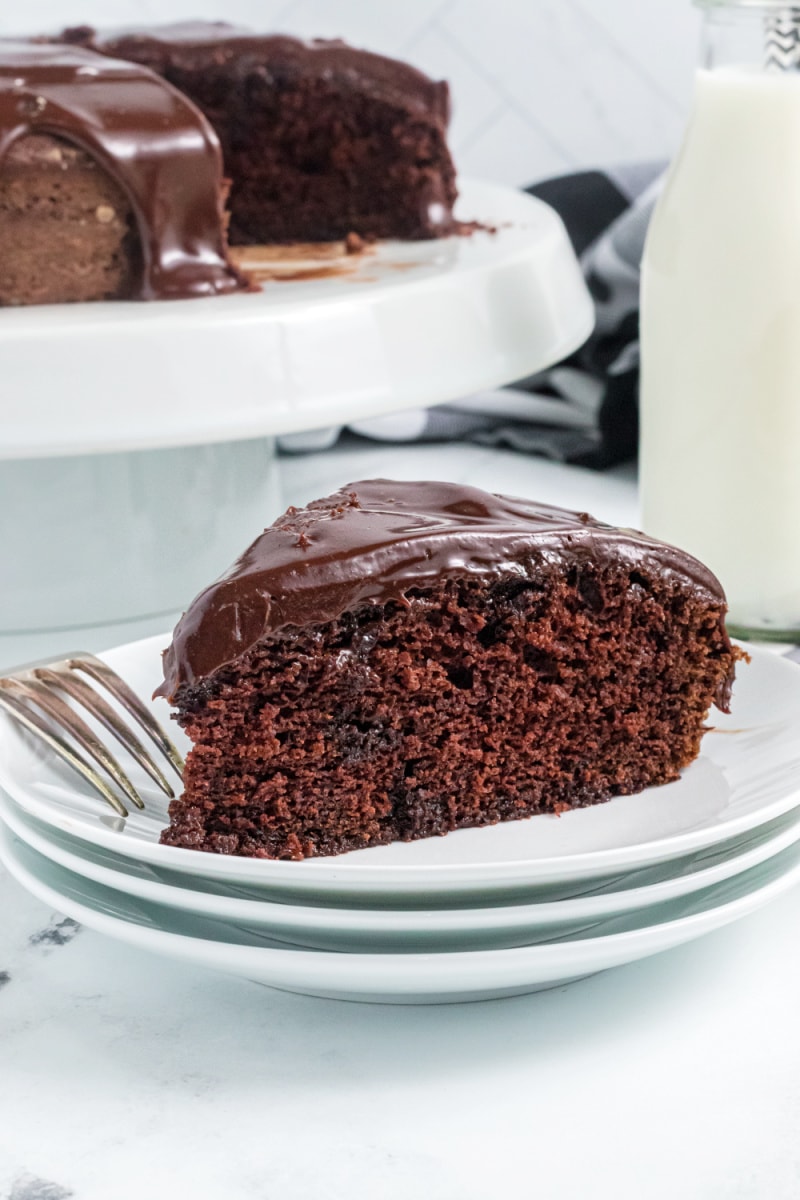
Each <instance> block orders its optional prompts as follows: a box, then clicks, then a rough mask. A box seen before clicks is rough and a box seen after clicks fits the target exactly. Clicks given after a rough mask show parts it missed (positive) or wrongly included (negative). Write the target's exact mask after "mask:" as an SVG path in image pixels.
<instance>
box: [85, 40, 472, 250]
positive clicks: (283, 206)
mask: <svg viewBox="0 0 800 1200" xmlns="http://www.w3.org/2000/svg"><path fill="white" fill-rule="evenodd" d="M62 36H63V37H64V38H65V39H67V40H69V41H72V42H77V43H81V44H83V45H84V46H90V47H92V48H93V49H95V50H97V51H99V52H100V53H102V54H111V55H112V56H113V57H115V58H124V59H128V60H131V61H134V62H138V63H142V64H144V65H145V66H147V67H149V68H151V69H152V70H153V71H157V72H158V73H159V74H160V75H163V76H164V78H165V79H167V80H169V82H170V83H171V84H174V86H175V87H176V88H179V89H180V91H181V92H183V93H184V95H186V96H188V97H189V98H190V99H191V100H192V101H193V102H194V103H195V104H196V105H197V106H198V108H200V109H201V110H202V112H203V113H205V115H206V117H207V118H208V119H209V121H210V122H211V124H212V125H213V126H214V129H215V130H216V132H217V135H218V136H219V139H220V142H221V143H222V150H223V157H224V162H225V171H226V174H227V175H228V176H229V177H230V179H231V181H232V188H231V195H230V212H231V221H230V238H231V243H232V244H239V245H248V244H259V243H266V242H317V241H328V240H334V239H339V238H344V237H346V236H347V235H348V234H350V233H356V234H359V235H360V236H362V237H375V238H432V237H441V236H442V235H444V234H447V233H450V232H451V231H452V230H453V228H454V225H453V219H452V209H453V204H454V202H455V198H456V185H455V168H454V166H453V162H452V159H451V157H450V154H449V151H448V149H447V141H446V134H447V124H448V120H449V107H450V106H449V92H448V87H447V84H446V83H435V82H433V81H432V80H430V79H428V77H427V76H426V75H423V74H422V72H420V71H417V70H415V68H414V67H411V66H408V65H407V64H405V63H402V62H398V61H396V60H394V59H390V58H384V57H383V56H381V55H379V54H371V53H369V52H368V51H365V50H357V49H354V48H353V47H351V46H348V45H346V44H345V43H344V42H341V41H322V40H315V41H301V40H299V39H298V38H293V37H286V36H259V35H256V34H253V33H251V32H250V31H249V30H247V29H242V28H239V27H235V26H232V25H227V24H224V23H211V22H190V23H184V24H177V25H167V26H164V27H162V28H159V29H154V30H139V31H129V32H126V33H123V34H113V33H98V32H97V31H95V30H93V29H91V28H89V27H79V28H75V29H71V30H66V31H65V32H64V34H63V35H62Z"/></svg>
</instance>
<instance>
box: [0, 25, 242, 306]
mask: <svg viewBox="0 0 800 1200" xmlns="http://www.w3.org/2000/svg"><path fill="white" fill-rule="evenodd" d="M223 200H224V186H223V177H222V159H221V154H220V149H219V144H218V142H217V139H216V136H215V134H214V132H213V130H212V128H211V126H210V125H209V124H208V122H207V121H206V119H205V118H204V117H203V116H202V114H201V113H200V112H198V111H197V109H196V108H195V107H194V105H192V104H191V103H190V102H189V101H188V100H186V99H185V98H184V97H183V96H181V95H180V93H179V92H177V91H176V90H175V89H174V88H172V87H170V86H169V84H167V83H165V81H164V80H163V79H161V78H160V77H159V76H158V75H155V74H153V72H151V71H148V70H147V69H146V68H144V67H141V66H138V65H136V64H133V63H128V62H119V61H115V60H114V59H111V58H103V57H101V56H100V55H97V54H94V53H92V52H91V51H89V50H84V49H81V48H80V47H78V46H75V47H71V46H59V45H33V44H31V43H29V42H8V41H6V42H0V247H1V248H2V253H1V254H0V304H4V305H7V304H39V303H46V302H50V303H56V302H63V301H77V300H105V299H116V298H123V297H130V298H140V299H153V298H160V299H172V298H179V297H190V296H208V295H215V294H218V293H222V292H231V291H235V290H238V289H240V288H243V287H245V286H246V284H245V281H244V279H243V277H241V276H240V275H239V274H238V272H237V271H236V270H235V269H234V267H233V266H232V265H231V263H230V262H229V260H228V257H227V251H226V242H225V234H224V222H223Z"/></svg>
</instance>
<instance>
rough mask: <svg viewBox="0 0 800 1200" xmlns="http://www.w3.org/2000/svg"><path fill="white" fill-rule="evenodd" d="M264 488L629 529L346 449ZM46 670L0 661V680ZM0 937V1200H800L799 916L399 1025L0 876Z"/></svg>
mask: <svg viewBox="0 0 800 1200" xmlns="http://www.w3.org/2000/svg"><path fill="white" fill-rule="evenodd" d="M278 469H279V470H280V471H281V475H282V486H283V492H284V499H285V501H286V503H292V502H303V501H305V500H307V499H309V498H311V496H312V495H315V494H316V495H320V494H323V493H324V492H325V491H326V490H327V489H328V488H329V485H330V486H338V485H339V484H341V483H342V482H344V481H345V480H346V479H350V478H363V477H365V476H369V475H376V474H382V475H388V476H395V477H406V478H413V477H426V476H427V477H431V476H439V477H441V478H452V479H462V480H468V481H469V482H472V483H476V484H478V485H480V486H486V487H490V488H493V489H496V490H499V489H503V490H506V491H509V492H514V491H517V492H523V493H527V494H530V495H535V496H536V497H537V498H539V499H542V500H544V501H551V502H555V503H559V502H563V503H566V504H569V505H570V506H571V507H575V508H582V509H588V510H589V511H593V512H594V513H595V514H596V515H597V516H599V517H603V518H606V519H608V520H610V521H613V522H615V523H635V521H636V500H635V486H634V482H633V477H632V475H631V473H630V471H628V470H621V471H618V472H614V473H611V474H606V475H602V476H597V475H594V474H592V473H590V472H586V471H579V470H570V469H566V468H562V467H559V466H557V465H554V464H550V463H545V462H541V461H538V460H530V459H526V458H524V457H522V456H518V455H514V454H512V453H504V452H501V451H494V450H491V451H490V450H483V449H480V448H477V447H463V446H462V447H453V446H448V447H440V446H415V447H409V448H402V447H401V448H398V447H380V446H373V445H368V444H360V445H354V444H351V445H349V446H345V447H340V448H338V449H336V450H334V451H331V452H328V453H326V454H323V455H316V456H310V457H307V458H283V459H281V460H280V462H279V468H278ZM168 624H169V621H168V620H166V619H161V621H160V622H158V623H156V624H154V623H153V622H150V623H149V624H148V623H144V624H142V625H141V626H140V627H138V628H136V629H132V628H131V627H130V626H126V627H125V628H124V629H123V630H122V631H121V630H120V628H117V629H116V630H114V629H104V630H94V631H86V636H85V637H84V638H83V639H82V640H83V641H84V642H85V643H86V644H87V646H88V645H89V644H90V643H91V647H92V648H95V649H100V648H103V647H104V646H109V645H112V644H113V643H114V642H119V641H127V640H129V639H130V638H131V637H134V636H140V635H144V634H146V633H149V632H154V631H157V630H158V629H160V628H163V627H165V626H167V625H168ZM70 640H71V641H74V638H73V639H70ZM34 643H35V645H34ZM58 649H64V635H63V634H61V635H51V636H50V637H47V636H42V637H39V638H38V639H34V638H33V637H32V635H31V636H29V637H28V638H20V639H11V638H3V639H0V655H2V660H1V661H2V662H3V663H4V664H5V665H9V664H11V663H12V662H14V661H19V660H21V659H22V658H26V657H33V656H34V653H40V654H48V653H50V652H51V651H53V650H58ZM0 912H1V913H2V919H0V1200H68V1198H71V1197H75V1200H141V1198H143V1197H153V1196H154V1197H156V1198H160V1197H162V1196H164V1197H166V1196H173V1195H187V1196H191V1197H192V1198H193V1200H375V1198H380V1200H407V1198H408V1197H410V1196H415V1197H420V1198H421V1200H499V1198H501V1197H502V1198H506V1197H508V1198H516V1197H529V1196H534V1195H535V1196H537V1197H540V1198H542V1200H549V1198H550V1197H557V1198H558V1200H585V1198H586V1197H588V1196H593V1197H595V1198H597V1200H606V1198H608V1200H611V1198H612V1197H613V1198H614V1200H643V1198H647V1200H674V1198H675V1197H677V1196H680V1197H681V1198H682V1200H728V1198H734V1197H735V1198H737V1200H750V1198H758V1200H761V1198H762V1197H763V1198H764V1200H796V1198H797V1196H798V1195H800V1136H798V1130H800V1021H798V1018H797V1013H798V1011H799V1010H800V954H798V952H797V944H798V933H800V891H794V892H791V893H789V894H787V895H785V896H784V897H783V898H782V899H780V900H779V901H776V902H775V903H773V904H772V905H770V906H769V907H767V908H765V909H763V910H761V911H760V912H758V913H756V914H755V915H753V916H750V917H748V918H747V919H745V920H743V921H741V922H739V923H738V924H736V925H733V926H730V927H728V928H726V929H724V930H722V931H720V932H718V933H715V934H712V935H709V936H706V937H705V938H702V939H700V940H699V941H696V942H694V943H691V944H690V945H687V946H684V947H682V948H680V949H677V950H673V951H670V952H669V953H665V954H661V955H658V956H656V957H653V958H651V959H648V960H645V961H642V962H639V963H636V964H634V965H631V966H628V967H623V968H619V969H617V970H614V971H610V972H606V973H604V974H601V975H597V976H595V977H593V978H590V979H587V980H584V981H582V982H580V983H577V984H572V985H571V986H569V987H563V988H557V989H555V990H553V991H549V992H540V993H537V994H533V995H530V996H525V997H520V998H515V999H510V1000H500V1001H492V1002H487V1003H477V1004H464V1005H445V1006H441V1007H409V1008H404V1007H392V1006H389V1007H383V1006H377V1005H376V1006H373V1005H362V1004H350V1003H344V1002H336V1001H327V1000H315V999H310V998H308V997H303V996H296V995H290V994H288V993H282V992H279V991H275V990H272V989H269V988H265V987H262V986H259V985H256V984H252V983H246V982H243V981H241V980H236V979H232V978H227V977H225V976H222V975H218V974H215V973H212V972H209V971H205V970H201V969H198V968H192V967H189V966H181V965H178V964H172V963H171V962H169V961H167V960H164V959H160V958H156V957H154V956H151V955H149V954H146V953H144V952H142V951H137V950H134V949H132V948H129V947H126V946H123V945H121V944H118V943H116V942H114V941H112V940H110V939H108V938H105V937H102V936H100V935H99V934H95V933H93V932H91V931H90V930H87V929H82V928H80V927H79V926H77V925H76V924H75V923H74V922H73V921H71V920H69V919H67V918H64V917H63V916H62V915H60V914H59V913H57V912H51V911H50V910H49V909H48V908H46V907H45V906H43V905H42V904H41V903H39V902H38V901H36V900H34V899H33V898H31V897H30V896H28V895H27V894H26V893H25V892H24V891H23V890H22V889H21V888H20V887H19V886H18V885H17V884H16V883H14V882H13V881H12V880H10V879H9V878H8V877H7V876H5V874H4V873H3V872H2V870H1V869H0Z"/></svg>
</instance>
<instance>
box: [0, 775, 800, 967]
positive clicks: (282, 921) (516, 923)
mask: <svg viewBox="0 0 800 1200" xmlns="http://www.w3.org/2000/svg"><path fill="white" fill-rule="evenodd" d="M0 820H2V822H3V823H5V825H7V826H8V828H9V829H10V830H11V831H12V833H14V834H15V836H16V837H18V838H19V839H20V840H22V841H24V842H26V843H27V844H28V845H29V846H31V847H32V848H33V849H34V850H36V851H37V852H38V853H39V854H41V855H43V856H44V857H45V858H49V859H50V860H51V861H52V862H54V863H58V864H59V866H62V867H66V868H67V870H69V871H71V872H72V873H73V874H76V875H82V876H83V877H84V878H86V879H89V880H92V881H94V882H95V883H100V884H102V885H103V886H104V887H109V888H113V889H116V890H117V891H121V892H124V893H125V894H126V895H129V896H135V897H137V898H139V899H142V900H147V901H151V902H152V903H155V904H159V905H161V906H163V907H166V908H172V909H177V910H179V911H181V912H187V913H194V914H196V915H198V916H202V917H211V918H213V919H217V920H222V921H226V922H228V923H231V924H236V925H238V926H240V927H241V926H244V927H246V928H250V929H256V930H259V931H261V932H263V933H266V934H268V935H269V936H270V937H272V938H275V939H276V940H280V941H282V942H288V943H290V944H292V945H294V946H303V947H306V948H309V949H315V950H339V951H344V952H369V953H375V952H385V951H393V952H395V953H409V952H411V951H436V952H441V951H451V950H482V949H495V950H497V949H501V948H506V947H509V946H523V945H529V944H531V943H532V942H535V941H543V940H552V939H553V938H554V937H555V936H558V937H559V938H563V937H565V936H566V935H567V934H569V933H571V932H580V931H586V930H587V928H589V927H591V925H592V924H596V923H597V922H599V921H603V920H605V919H607V918H609V917H612V916H619V915H621V914H622V913H636V914H637V915H642V910H643V909H645V908H649V907H651V906H653V905H659V904H664V903H665V902H666V901H669V900H675V899H678V898H680V897H682V896H686V895H690V894H693V893H696V892H699V891H701V890H702V889H704V888H708V887H711V886H712V885H716V884H718V883H720V882H721V881H722V880H725V879H729V878H731V877H732V876H734V875H737V874H741V873H742V872H744V871H746V870H749V869H750V868H751V867H754V866H757V865H758V864H759V863H762V862H766V861H767V860H768V859H769V858H772V857H774V856H775V855H776V854H779V853H780V852H781V851H782V850H785V849H786V848H787V847H788V846H791V845H794V843H795V842H796V841H798V840H800V818H798V817H797V816H796V815H795V814H794V813H792V814H790V815H789V816H788V817H787V816H784V817H779V818H778V819H777V821H771V822H769V823H768V824H767V825H765V826H763V827H759V828H758V829H757V830H756V831H755V832H752V833H749V834H746V835H745V836H744V837H743V838H739V839H737V840H736V841H734V842H733V843H730V842H724V843H723V844H722V846H721V847H719V848H715V849H714V850H712V851H708V850H705V851H700V852H699V853H698V854H695V855H692V856H690V857H689V858H683V859H678V860H676V861H675V862H673V863H669V864H668V866H666V867H664V866H660V867H649V868H644V869H643V870H641V871H633V872H631V873H630V874H628V875H626V876H625V877H624V879H623V880H622V881H620V883H621V890H618V889H619V888H620V883H618V882H617V881H614V882H613V883H611V884H604V885H601V886H600V887H596V886H595V887H591V889H590V891H589V892H584V893H582V894H581V895H578V896H573V897H568V898H561V899H545V900H540V901H538V902H534V903H519V904H514V905H498V906H495V907H482V908H460V909H459V908H456V909H453V908H438V909H427V910H426V909H404V910H395V909H374V908H353V909H351V908H339V907H322V906H311V905H303V904H280V903H275V902H274V901H270V900H268V899H266V898H265V897H264V895H263V894H260V892H259V891H258V890H253V891H251V892H249V893H248V892H247V891H246V889H243V888H230V887H225V885H224V884H214V883H212V882H211V881H208V880H206V881H199V880H197V879H196V877H191V878H190V877H187V876H185V875H184V876H181V875H178V874H175V873H172V872H170V871H164V870H159V869H157V868H155V867H149V866H147V865H146V864H145V863H135V862H133V861H132V860H130V859H124V858H120V857H117V856H116V855H114V854H112V853H111V851H109V850H102V849H99V848H95V847H92V846H90V845H88V844H87V843H85V842H80V841H78V840H77V839H73V838H70V837H68V836H67V835H66V834H62V833H60V832H59V831H58V830H56V829H53V828H52V827H49V826H47V825H44V824H42V823H41V822H37V821H35V820H34V818H33V817H26V816H25V814H24V813H23V812H22V811H21V810H20V809H19V808H17V806H16V805H15V804H14V803H13V801H12V800H9V798H8V797H7V796H4V795H3V794H2V793H0ZM193 885H194V886H193ZM198 885H199V886H198ZM586 886H587V885H586V884H584V887H586ZM546 894H547V892H546V891H545V895H546Z"/></svg>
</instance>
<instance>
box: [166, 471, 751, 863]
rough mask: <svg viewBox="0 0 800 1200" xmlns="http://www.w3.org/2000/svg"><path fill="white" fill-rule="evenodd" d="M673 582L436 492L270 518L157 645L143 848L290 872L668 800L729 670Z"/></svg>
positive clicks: (727, 685)
mask: <svg viewBox="0 0 800 1200" xmlns="http://www.w3.org/2000/svg"><path fill="white" fill-rule="evenodd" d="M724 616H725V599H724V596H723V593H722V590H721V588H720V585H719V583H718V582H717V580H716V579H715V578H714V576H713V575H711V573H710V572H709V571H708V570H707V569H706V568H705V567H704V566H702V565H701V564H700V563H699V562H697V561H696V560H695V559H693V558H690V557H689V556H688V555H686V554H684V553H682V552H681V551H679V550H676V549H674V548H672V547H669V546H666V545H663V544H662V543H659V542H656V541H654V540H652V539H651V538H648V537H645V536H644V535H643V534H640V533H636V532H634V531H633V530H629V529H616V528H612V527H611V526H608V525H604V524H601V523H600V522H598V521H595V520H593V519H592V518H591V517H589V516H587V515H586V514H585V513H571V512H566V511H564V510H562V509H557V508H550V507H547V506H543V505H538V504H533V503H531V502H529V501H526V500H517V499H512V498H509V497H504V496H495V495H489V494H487V493H485V492H482V491H479V490H478V489H477V488H471V487H463V486H456V485H454V484H448V483H396V482H390V481H386V480H371V481H368V482H364V483H354V484H351V485H349V486H348V487H345V488H343V489H342V490H341V491H340V492H337V493H336V494H335V495H333V496H329V497H328V498H327V499H324V500H318V501H316V502H314V503H313V504H310V505H309V506H308V507H307V508H304V509H289V510H288V512H287V513H286V514H285V515H284V516H282V517H280V518H279V519H278V520H277V521H276V522H275V523H274V525H272V526H270V527H269V528H268V529H266V530H265V531H264V533H263V534H262V535H261V536H260V537H259V538H258V539H257V540H256V541H255V542H254V543H253V545H252V546H251V547H250V548H249V549H248V550H247V551H246V552H245V554H244V555H243V556H242V558H241V559H239V561H238V562H237V563H236V564H235V565H234V566H233V567H232V568H231V570H230V571H229V572H228V573H227V574H226V575H225V576H223V577H222V578H221V579H220V580H219V581H218V582H216V583H214V584H212V585H211V586H210V587H209V588H207V589H206V590H205V591H204V592H202V593H201V594H200V595H199V596H198V597H197V599H196V600H195V601H194V603H193V604H192V605H191V606H190V608H189V610H188V612H187V613H186V614H185V615H184V617H183V618H182V619H181V621H180V622H179V624H178V626H177V629H176V630H175V635H174V639H173V642H172V644H171V646H170V647H169V649H168V650H167V651H166V652H165V655H164V676H165V678H164V682H163V684H162V685H161V687H160V688H159V694H161V695H163V696H166V697H168V698H169V699H170V700H171V701H172V703H173V704H174V705H175V706H176V709H177V719H178V721H179V722H180V724H181V725H182V726H183V728H184V729H185V730H186V732H187V733H188V735H189V737H190V739H191V741H192V742H193V748H192V750H191V751H190V753H189V756H188V761H187V765H186V775H185V791H184V794H183V795H182V796H181V797H180V798H179V799H177V800H175V801H173V803H172V804H171V806H170V825H169V828H168V829H166V830H165V831H164V833H163V834H162V839H161V840H162V842H164V843H165V844H167V845H171V846H183V847H189V848H194V849H199V850H208V851H215V852H217V853H221V854H238V855H251V856H255V857H265V858H288V859H300V858H303V857H305V856H308V855H324V854H338V853H340V852H342V851H346V850H352V849H355V848H357V847H364V846H377V845H381V844H382V843H386V842H390V841H394V840H397V839H402V840H411V839H414V838H422V837H428V836H430V835H433V834H444V833H447V832H448V831H450V830H454V829H459V828H463V827H466V826H478V825H488V824H492V823H495V822H498V821H506V820H511V819H515V818H521V817H527V816H530V815H532V814H535V813H558V812H562V811H563V810H565V809H570V808H574V807H577V806H582V805H588V804H594V803H596V802H598V801H601V800H606V799H607V798H609V797H611V796H614V795H617V794H621V793H630V792H636V791H639V790H640V789H642V788H645V787H648V786H649V785H651V784H659V783H664V782H666V781H668V780H673V779H675V778H677V776H678V774H679V772H680V771H681V769H682V768H683V767H685V766H686V765H687V764H688V763H690V762H691V761H692V759H693V758H694V757H695V756H696V755H697V753H698V750H699V746H700V739H701V737H702V734H703V732H704V721H705V719H706V715H707V713H708V710H709V708H710V706H711V704H712V703H716V704H717V706H718V707H719V708H721V709H722V710H723V711H727V708H728V703H729V698H730V691H731V684H732V681H733V672H734V664H735V661H736V659H737V658H738V657H740V652H739V651H738V650H736V649H735V648H732V646H731V643H730V641H729V639H728V636H727V633H726V631H725V625H724Z"/></svg>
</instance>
